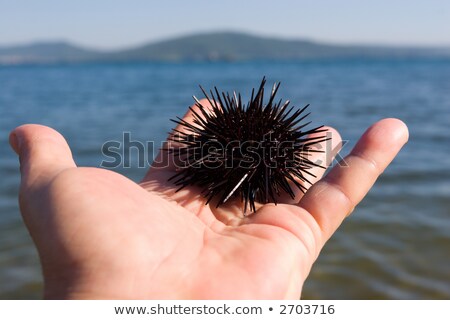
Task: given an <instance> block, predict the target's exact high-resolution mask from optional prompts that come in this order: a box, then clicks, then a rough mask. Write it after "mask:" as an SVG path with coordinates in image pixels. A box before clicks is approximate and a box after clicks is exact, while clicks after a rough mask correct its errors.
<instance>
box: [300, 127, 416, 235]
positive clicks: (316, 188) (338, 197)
mask: <svg viewBox="0 0 450 320" xmlns="http://www.w3.org/2000/svg"><path fill="white" fill-rule="evenodd" d="M407 141H408V128H407V127H406V125H405V124H404V123H403V122H402V121H400V120H398V119H384V120H381V121H379V122H377V123H375V124H374V125H372V126H371V127H370V128H369V129H367V131H366V132H365V133H364V134H363V135H362V137H361V138H360V139H359V141H358V143H357V144H356V146H355V147H354V148H353V150H352V151H351V152H350V154H349V155H348V156H347V157H346V158H345V159H344V161H343V162H341V163H340V164H338V165H336V166H335V167H334V168H333V169H332V170H331V171H330V172H329V173H328V174H327V175H326V176H325V177H324V178H323V179H322V180H320V181H319V182H317V183H316V184H314V185H313V186H312V187H311V188H310V189H309V190H308V191H307V192H306V194H305V195H304V196H303V198H302V199H301V200H300V202H299V203H298V205H299V206H300V207H302V208H304V209H305V210H307V211H308V212H309V213H310V214H311V215H312V216H313V217H314V218H315V220H316V221H317V223H318V225H319V226H320V228H321V230H322V238H323V240H324V242H325V241H326V240H328V239H329V238H330V237H331V235H332V234H333V233H334V231H336V229H337V228H338V227H339V225H340V224H341V222H342V221H343V220H344V218H345V217H347V216H348V215H349V214H350V213H351V212H352V211H353V208H354V207H355V206H356V205H357V204H358V203H359V202H360V201H361V200H362V199H363V198H364V196H365V195H366V194H367V192H368V191H369V190H370V188H371V187H372V186H373V184H374V183H375V181H376V180H377V178H378V177H379V176H380V174H381V173H382V172H383V171H384V170H385V169H386V167H387V166H388V165H389V163H390V162H391V161H392V160H393V159H394V157H395V156H396V155H397V153H398V152H399V151H400V149H401V148H402V146H403V145H404V144H405V143H406V142H407Z"/></svg>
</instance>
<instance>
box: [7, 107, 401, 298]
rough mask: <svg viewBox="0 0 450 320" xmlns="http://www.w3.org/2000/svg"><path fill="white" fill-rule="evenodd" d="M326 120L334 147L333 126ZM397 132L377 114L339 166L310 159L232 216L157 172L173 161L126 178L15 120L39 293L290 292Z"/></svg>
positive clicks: (391, 151)
mask: <svg viewBox="0 0 450 320" xmlns="http://www.w3.org/2000/svg"><path fill="white" fill-rule="evenodd" d="M203 103H206V102H205V101H203ZM185 119H186V120H187V121H191V119H192V115H191V113H190V112H188V113H187V114H186V116H185ZM329 131H330V132H331V134H332V141H331V143H332V145H333V147H334V150H337V149H338V148H339V145H340V144H341V139H340V137H339V134H338V133H337V132H336V131H335V130H333V129H331V128H329ZM407 140H408V129H407V127H406V126H405V124H404V123H403V122H401V121H400V120H397V119H384V120H381V121H379V122H377V123H375V124H374V125H372V126H371V127H370V128H369V129H368V130H367V131H366V132H365V133H364V134H363V135H362V137H361V138H360V140H359V142H358V143H357V144H356V147H355V148H354V149H353V150H352V151H351V153H350V154H349V155H348V156H347V157H346V158H345V161H346V162H347V164H348V166H335V167H334V168H333V169H332V170H331V171H330V172H329V173H328V174H327V175H326V176H324V177H322V176H323V174H324V170H323V169H316V170H315V171H314V174H315V175H316V176H317V178H316V179H313V180H314V181H312V182H315V183H314V184H313V186H312V187H310V188H309V190H308V191H307V193H306V194H305V195H303V194H301V193H300V192H299V193H297V195H296V198H295V199H294V200H292V199H290V200H288V199H286V201H284V202H285V203H283V204H278V205H276V206H275V205H274V204H266V205H260V206H259V208H258V210H257V212H256V213H254V214H251V215H248V216H247V217H244V216H243V215H242V210H241V209H240V203H239V201H232V202H231V203H230V204H229V205H227V206H224V207H220V208H219V209H216V208H215V206H214V205H206V206H205V205H204V203H205V201H204V199H203V198H202V197H201V196H199V195H198V191H199V190H198V189H197V188H196V187H189V188H187V189H185V190H183V191H180V192H178V193H175V192H174V190H175V189H176V188H175V187H174V186H173V185H171V184H170V183H169V182H168V181H167V179H168V178H169V177H170V176H171V175H172V174H173V172H174V170H175V168H174V167H173V166H169V167H158V166H155V167H153V168H150V170H149V171H148V173H147V175H146V176H145V178H144V179H143V181H142V182H141V183H135V182H133V181H131V180H129V179H127V178H126V177H123V176H121V175H119V174H117V173H114V172H111V171H108V170H104V169H98V168H80V167H77V166H76V164H75V163H74V160H73V159H72V155H71V151H70V149H69V146H68V145H67V143H66V141H65V140H64V138H63V137H62V136H61V135H60V134H59V133H58V132H56V131H55V130H53V129H51V128H48V127H45V126H40V125H23V126H20V127H18V128H16V129H15V130H13V132H12V133H11V135H10V143H11V145H12V148H13V149H14V150H15V152H16V153H17V154H18V155H19V158H20V169H21V174H22V178H21V187H20V195H19V202H20V209H21V212H22V216H23V219H24V221H25V224H26V226H27V228H28V230H29V232H30V234H31V237H32V239H33V241H34V243H35V245H36V247H37V249H38V252H39V256H40V260H41V264H42V269H43V274H44V297H45V298H48V299H298V298H299V297H301V291H302V287H303V283H304V281H305V279H306V278H307V276H308V274H309V272H310V269H311V267H312V265H313V263H314V261H315V260H316V258H317V256H318V255H319V253H320V251H321V249H322V248H323V246H324V245H325V243H326V241H327V240H328V239H329V238H330V237H331V236H332V234H333V233H334V232H335V231H336V229H337V228H338V227H339V225H340V224H341V223H342V221H343V220H344V219H345V218H346V217H347V216H348V215H349V214H350V213H351V212H352V211H353V209H354V207H355V206H356V205H357V204H358V203H359V202H360V201H361V200H362V199H363V197H364V196H365V195H366V194H367V192H368V191H369V189H370V188H371V187H372V185H373V184H374V183H375V180H376V179H377V177H378V176H379V175H380V174H381V173H382V172H383V170H384V169H385V168H386V167H387V166H388V164H389V163H390V162H391V161H392V160H393V158H394V157H395V156H396V154H397V153H398V152H399V150H400V149H401V147H402V146H403V145H404V144H405V143H406V142H407ZM167 156H168V155H167V154H165V153H164V152H163V151H162V153H161V154H160V155H159V158H160V159H162V158H163V157H167ZM328 156H329V155H328ZM315 157H316V158H315V159H314V160H319V161H320V160H322V161H325V158H324V157H325V154H315ZM321 157H323V158H322V159H321ZM322 163H323V162H322Z"/></svg>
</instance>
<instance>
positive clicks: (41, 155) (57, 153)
mask: <svg viewBox="0 0 450 320" xmlns="http://www.w3.org/2000/svg"><path fill="white" fill-rule="evenodd" d="M9 142H10V144H11V147H12V148H13V149H14V151H15V152H16V153H17V154H18V155H19V161H20V172H21V174H22V188H25V189H27V188H29V187H39V186H42V185H45V184H47V183H48V182H50V181H51V180H52V179H53V178H54V177H55V176H56V175H57V174H58V173H60V172H61V171H62V170H65V169H68V168H73V167H75V166H76V165H75V162H74V161H73V159H72V153H71V151H70V148H69V146H68V145H67V142H66V140H65V139H64V137H63V136H62V135H61V134H60V133H59V132H57V131H55V130H53V129H51V128H49V127H46V126H42V125H36V124H26V125H22V126H20V127H17V128H16V129H14V130H13V131H12V132H11V134H10V136H9Z"/></svg>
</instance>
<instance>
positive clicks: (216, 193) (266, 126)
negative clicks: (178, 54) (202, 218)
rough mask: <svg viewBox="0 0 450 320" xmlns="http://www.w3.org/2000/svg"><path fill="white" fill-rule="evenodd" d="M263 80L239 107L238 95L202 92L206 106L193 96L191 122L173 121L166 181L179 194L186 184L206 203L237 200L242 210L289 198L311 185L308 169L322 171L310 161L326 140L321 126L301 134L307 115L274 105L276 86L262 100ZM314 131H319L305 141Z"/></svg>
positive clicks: (284, 105)
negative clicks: (171, 167)
mask: <svg viewBox="0 0 450 320" xmlns="http://www.w3.org/2000/svg"><path fill="white" fill-rule="evenodd" d="M265 83H266V80H265V78H263V80H262V82H261V85H260V86H259V89H258V91H257V92H256V94H255V90H254V89H253V90H252V94H251V98H250V101H249V102H248V103H247V104H244V103H243V102H242V99H241V95H240V94H238V95H236V93H235V92H234V93H233V94H232V95H230V94H229V93H224V92H222V93H219V91H218V89H217V88H214V92H213V91H212V90H211V91H210V95H208V94H207V93H206V92H205V90H204V89H203V88H202V87H200V88H201V90H202V92H203V94H204V95H205V97H206V99H207V100H208V102H209V104H210V106H204V105H203V104H202V103H201V102H200V101H199V100H198V99H197V98H195V97H194V99H195V105H196V107H197V108H198V111H196V110H195V109H193V108H191V111H192V114H193V122H192V123H188V122H186V121H185V120H183V119H181V118H177V120H172V121H174V122H175V123H177V124H178V125H180V126H181V128H182V130H175V131H174V134H173V135H172V138H171V141H172V146H171V147H170V148H168V151H169V152H170V153H172V155H173V157H174V158H175V159H176V162H175V163H176V166H177V173H176V174H175V175H173V176H172V177H171V178H170V179H169V180H171V181H173V182H174V183H175V185H177V186H179V189H178V190H177V191H179V190H181V189H183V188H184V187H187V186H190V185H196V186H199V187H201V188H202V194H203V196H204V197H205V198H206V203H209V202H210V201H211V200H212V199H217V206H220V205H222V204H224V203H225V202H227V201H228V200H229V199H230V198H231V197H239V198H240V200H241V201H242V202H243V211H244V213H246V212H247V208H248V207H250V210H251V211H252V212H255V211H256V206H255V203H256V202H259V203H269V202H273V203H275V204H276V203H277V202H278V201H277V200H278V198H279V196H280V195H281V193H282V192H285V193H287V194H289V195H290V196H291V197H292V198H294V197H295V193H294V191H293V189H292V187H294V188H295V187H296V188H298V189H299V190H301V191H302V192H305V191H306V190H307V187H306V186H305V184H310V181H309V180H308V176H313V177H314V175H313V174H312V173H311V172H310V170H311V169H312V168H314V167H321V166H320V165H319V164H317V163H314V162H312V161H311V160H309V158H308V155H309V154H310V153H312V152H323V151H321V150H317V149H315V148H312V146H313V145H314V144H317V143H319V142H322V141H325V140H327V138H326V136H325V133H324V132H325V131H326V129H324V128H323V126H319V127H315V128H312V129H309V130H305V127H306V126H308V125H309V124H310V122H305V121H304V120H305V118H306V117H307V116H308V115H309V113H305V110H306V109H307V107H308V106H309V105H306V106H305V107H303V108H302V109H296V108H295V107H290V108H288V106H289V103H290V102H289V100H287V101H286V102H284V103H283V102H282V100H279V101H278V102H275V96H276V93H277V91H278V88H279V86H280V84H279V83H275V84H274V86H273V88H272V91H271V93H270V96H269V99H268V101H267V102H264V86H265ZM313 133H323V134H319V135H315V136H314V137H310V134H313Z"/></svg>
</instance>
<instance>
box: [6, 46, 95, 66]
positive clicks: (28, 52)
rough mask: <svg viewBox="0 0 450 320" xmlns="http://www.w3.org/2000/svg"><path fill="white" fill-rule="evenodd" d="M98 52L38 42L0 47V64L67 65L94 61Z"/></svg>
mask: <svg viewBox="0 0 450 320" xmlns="http://www.w3.org/2000/svg"><path fill="white" fill-rule="evenodd" d="M98 56H99V52H97V51H94V50H88V49H82V48H80V47H78V46H75V45H72V44H70V43H67V42H63V41H60V42H39V43H33V44H29V45H21V46H13V47H0V64H21V63H61V62H63V63H69V62H80V61H88V60H93V59H94V60H95V59H96V58H97V57H98Z"/></svg>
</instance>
